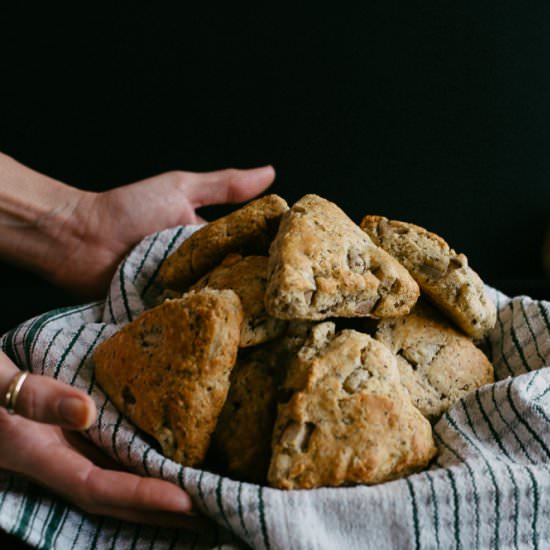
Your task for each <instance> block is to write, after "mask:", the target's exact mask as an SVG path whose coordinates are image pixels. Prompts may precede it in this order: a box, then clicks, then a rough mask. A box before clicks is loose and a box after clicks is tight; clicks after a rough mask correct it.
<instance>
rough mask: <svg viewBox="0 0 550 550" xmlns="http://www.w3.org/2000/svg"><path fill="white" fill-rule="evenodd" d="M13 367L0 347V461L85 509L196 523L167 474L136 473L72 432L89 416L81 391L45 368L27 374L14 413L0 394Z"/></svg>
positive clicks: (91, 409)
mask: <svg viewBox="0 0 550 550" xmlns="http://www.w3.org/2000/svg"><path fill="white" fill-rule="evenodd" d="M18 372H19V369H18V368H17V367H16V366H15V365H14V364H13V363H12V362H11V361H10V359H9V358H8V357H7V356H6V355H5V354H4V353H1V352H0V469H4V470H9V471H12V472H15V473H18V474H21V475H23V476H25V477H27V478H30V479H31V480H33V481H35V482H37V483H38V484H40V485H43V486H45V487H48V488H49V489H51V490H52V491H54V492H55V493H57V494H58V495H60V496H62V497H64V498H65V499H66V500H68V501H69V502H71V503H73V504H75V505H76V506H78V507H79V508H81V509H82V510H84V511H85V512H88V513H90V514H97V515H103V516H110V517H112V518H118V519H122V520H127V521H132V522H137V523H147V524H153V525H160V526H167V527H182V528H188V529H189V528H191V529H197V528H200V527H201V526H202V525H203V524H204V521H205V520H203V519H202V518H199V517H193V516H194V514H193V511H192V509H193V504H192V502H191V498H190V497H189V495H188V494H187V493H185V492H184V491H183V490H182V489H180V488H179V487H178V486H176V485H174V484H173V483H170V482H168V481H163V480H160V479H154V478H145V477H140V476H138V475H135V474H131V473H128V472H122V471H120V470H119V465H118V463H117V462H115V461H114V460H113V459H111V458H110V457H108V456H107V455H105V454H104V453H103V452H101V451H100V450H99V449H98V448H96V447H94V446H93V445H92V444H91V443H90V442H89V441H87V440H86V439H85V438H84V437H82V436H81V435H79V434H78V431H79V430H84V429H87V428H89V427H90V426H91V425H92V423H93V422H94V420H95V417H96V408H95V404H94V402H93V401H92V400H91V398H90V397H89V396H88V395H86V394H85V393H83V392H81V391H79V390H77V389H76V388H73V387H71V386H69V385H67V384H63V383H62V382H58V381H57V380H53V379H51V378H48V377H46V376H40V375H36V374H29V375H28V377H27V378H26V380H25V381H24V383H23V386H22V387H21V390H20V392H19V394H18V396H17V401H16V405H15V414H9V412H8V411H7V410H6V408H5V405H6V403H5V397H4V396H5V395H6V393H7V392H8V389H9V387H10V384H11V382H12V380H13V379H14V377H15V376H16V375H17V373H18Z"/></svg>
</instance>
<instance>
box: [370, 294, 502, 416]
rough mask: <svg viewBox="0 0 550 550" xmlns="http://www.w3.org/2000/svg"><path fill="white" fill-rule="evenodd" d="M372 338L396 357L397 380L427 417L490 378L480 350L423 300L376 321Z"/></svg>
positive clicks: (453, 402) (442, 410)
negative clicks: (396, 316) (408, 309)
mask: <svg viewBox="0 0 550 550" xmlns="http://www.w3.org/2000/svg"><path fill="white" fill-rule="evenodd" d="M375 338H376V340H378V341H379V342H382V343H383V344H384V345H385V346H387V347H388V348H389V349H390V350H391V351H392V353H394V354H395V355H396V357H397V366H398V367H399V373H400V375H401V383H402V384H403V385H404V386H405V387H406V388H407V390H408V391H409V395H410V396H411V399H412V401H413V403H414V404H415V406H416V407H417V408H418V409H419V410H420V412H421V413H422V414H423V415H424V416H426V417H427V418H429V419H430V420H432V421H434V420H436V419H437V418H438V417H439V416H441V415H442V414H443V413H444V412H445V411H447V409H449V408H450V407H452V406H453V405H454V404H455V403H456V402H457V401H458V400H459V399H460V398H462V397H464V396H465V395H466V394H467V393H469V392H471V391H473V390H475V389H477V388H479V387H480V386H482V385H484V384H491V383H492V382H494V376H493V366H492V365H491V363H490V362H489V360H488V359H487V357H485V355H484V354H483V352H482V351H481V350H479V349H478V348H477V347H476V346H475V345H474V344H473V342H472V341H471V339H470V338H468V337H466V336H464V335H463V334H461V333H460V332H458V331H457V330H455V329H454V328H452V327H451V326H449V324H448V323H446V322H445V321H444V320H443V319H441V317H440V316H439V315H438V314H437V312H436V311H434V310H433V309H432V308H430V307H429V306H428V305H427V304H417V305H416V307H415V308H414V309H413V311H412V312H411V313H409V315H406V316H405V317H400V318H399V319H384V320H383V321H380V323H379V325H378V329H377V331H376V336H375Z"/></svg>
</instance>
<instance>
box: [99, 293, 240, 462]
mask: <svg viewBox="0 0 550 550" xmlns="http://www.w3.org/2000/svg"><path fill="white" fill-rule="evenodd" d="M242 317H243V313H242V307H241V302H240V299H239V297H238V296H237V295H236V294H235V292H233V291H232V290H211V289H206V290H202V291H200V292H191V293H189V294H186V295H185V296H184V297H183V298H181V299H178V300H168V301H166V302H164V303H163V304H162V305H160V306H157V307H155V308H153V309H150V310H148V311H146V312H145V313H143V314H142V315H140V316H139V317H138V318H137V319H136V320H135V321H133V322H131V323H129V324H128V325H126V326H124V327H123V328H122V329H121V330H120V331H119V332H117V333H116V334H114V335H113V336H112V337H111V338H110V339H109V340H107V341H105V342H103V343H102V344H101V345H100V346H98V348H97V349H96V351H95V353H94V361H95V365H96V368H95V375H96V378H97V381H98V382H99V384H100V385H101V387H102V388H103V389H104V390H105V392H106V393H107V395H108V396H109V397H110V399H111V400H112V401H113V403H114V404H115V406H116V407H117V409H118V410H119V411H121V412H122V413H123V414H124V415H126V416H127V417H128V418H130V420H132V422H134V424H136V426H138V427H139V428H141V429H142V430H143V431H145V432H147V433H148V434H150V435H152V436H153V437H154V438H155V439H156V440H157V441H158V442H159V443H160V445H161V447H162V451H163V453H164V454H165V455H166V456H167V457H169V458H172V459H173V460H175V461H176V462H179V463H181V464H183V465H185V466H194V465H196V464H198V463H200V462H201V461H202V460H203V458H204V456H205V453H206V451H207V448H208V445H209V442H210V436H211V433H212V431H213V430H214V427H215V425H216V420H217V418H218V415H219V413H220V411H221V409H222V406H223V404H224V402H225V399H226V396H227V391H228V389H229V375H230V373H231V369H232V368H233V365H234V364H235V360H236V357H237V349H238V344H239V338H240V331H241V323H242Z"/></svg>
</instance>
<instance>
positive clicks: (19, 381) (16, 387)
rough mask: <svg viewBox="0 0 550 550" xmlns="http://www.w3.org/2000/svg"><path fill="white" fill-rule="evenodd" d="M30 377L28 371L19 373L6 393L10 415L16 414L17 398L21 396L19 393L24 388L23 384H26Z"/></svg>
mask: <svg viewBox="0 0 550 550" xmlns="http://www.w3.org/2000/svg"><path fill="white" fill-rule="evenodd" d="M28 375H29V373H28V372H26V371H19V372H18V373H17V374H16V375H15V376H14V377H13V378H12V380H11V382H10V385H9V387H8V391H7V392H6V396H5V398H4V403H5V407H6V410H7V411H8V412H9V413H10V414H14V413H15V405H16V403H17V397H18V396H19V392H20V391H21V388H22V387H23V384H24V383H25V380H26V379H27V376H28Z"/></svg>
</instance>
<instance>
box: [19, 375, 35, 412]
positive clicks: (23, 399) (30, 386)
mask: <svg viewBox="0 0 550 550" xmlns="http://www.w3.org/2000/svg"><path fill="white" fill-rule="evenodd" d="M15 409H16V410H15V412H16V413H17V414H19V415H21V416H25V417H26V418H31V419H33V420H40V411H41V407H40V403H39V398H38V395H37V392H36V388H35V387H34V377H33V375H30V376H29V377H28V379H27V380H26V382H25V384H23V387H22V388H21V391H20V392H19V395H18V396H17V402H16V405H15Z"/></svg>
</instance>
